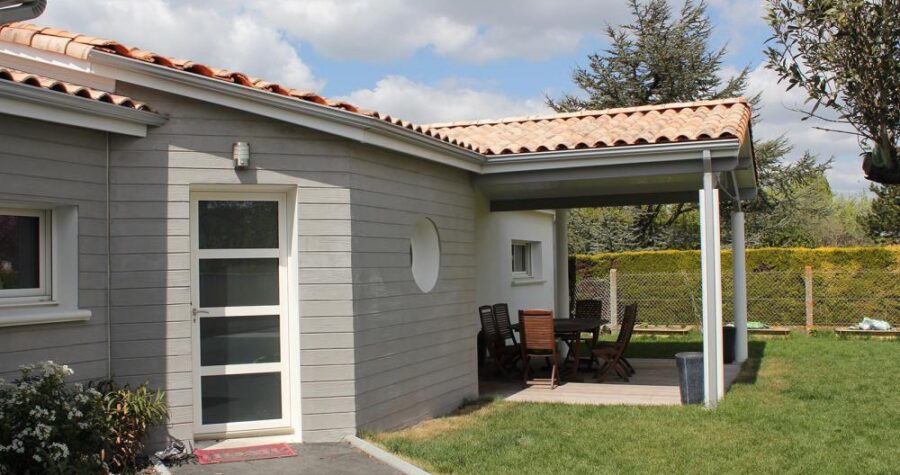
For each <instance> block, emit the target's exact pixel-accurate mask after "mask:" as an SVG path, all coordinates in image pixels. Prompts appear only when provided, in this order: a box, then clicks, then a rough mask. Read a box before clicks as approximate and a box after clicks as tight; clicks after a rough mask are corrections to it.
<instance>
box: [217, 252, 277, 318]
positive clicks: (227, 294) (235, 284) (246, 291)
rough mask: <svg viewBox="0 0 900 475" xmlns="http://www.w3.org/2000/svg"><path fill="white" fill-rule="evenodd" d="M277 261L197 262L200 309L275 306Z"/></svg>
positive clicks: (235, 260) (226, 260) (224, 260)
mask: <svg viewBox="0 0 900 475" xmlns="http://www.w3.org/2000/svg"><path fill="white" fill-rule="evenodd" d="M278 303H279V301H278V259H277V258H271V259H269V258H265V259H200V306H201V307H242V306H251V305H278Z"/></svg>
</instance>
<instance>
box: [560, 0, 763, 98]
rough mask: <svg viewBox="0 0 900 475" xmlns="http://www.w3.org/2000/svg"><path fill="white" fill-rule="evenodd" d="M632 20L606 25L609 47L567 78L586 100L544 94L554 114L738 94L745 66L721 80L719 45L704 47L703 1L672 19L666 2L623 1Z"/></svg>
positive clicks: (706, 36) (690, 3)
mask: <svg viewBox="0 0 900 475" xmlns="http://www.w3.org/2000/svg"><path fill="white" fill-rule="evenodd" d="M628 4H629V7H630V8H631V13H632V15H633V17H634V22H633V23H631V24H627V25H622V26H619V27H618V28H614V27H612V26H607V28H606V34H607V36H608V37H609V41H610V46H609V49H607V50H606V51H605V54H602V55H601V54H598V53H595V54H592V55H590V56H589V57H588V59H589V61H590V66H589V69H588V68H582V67H578V68H576V69H575V71H574V72H573V74H572V79H573V81H574V82H575V85H577V86H578V87H579V88H580V89H582V90H583V91H584V92H585V93H586V95H587V98H585V99H583V98H580V97H578V96H575V95H569V94H567V95H565V96H563V97H562V98H561V99H559V100H554V99H552V98H549V97H548V98H547V103H548V104H549V105H550V107H552V108H553V109H555V110H556V111H557V112H573V111H579V110H585V109H608V108H613V107H629V106H639V105H648V104H665V103H669V102H686V101H696V100H703V99H717V98H725V97H734V96H740V95H742V94H744V92H745V90H746V87H747V77H748V74H749V68H747V67H745V68H744V69H743V70H741V72H740V73H739V74H737V75H736V76H733V77H731V78H729V79H728V80H726V81H722V79H721V76H720V73H721V71H722V58H723V57H724V56H725V54H726V52H727V51H726V49H725V47H722V48H719V49H718V50H711V49H710V47H709V40H710V35H711V34H712V23H711V22H710V20H709V17H708V16H707V14H706V4H705V2H703V1H701V2H697V3H695V2H693V1H691V0H687V1H686V2H685V3H684V5H683V6H682V8H681V10H680V11H679V14H678V16H677V18H675V17H674V15H673V11H672V8H671V7H670V6H669V4H668V2H667V1H666V0H649V1H648V2H647V3H645V4H640V3H638V1H637V0H629V1H628Z"/></svg>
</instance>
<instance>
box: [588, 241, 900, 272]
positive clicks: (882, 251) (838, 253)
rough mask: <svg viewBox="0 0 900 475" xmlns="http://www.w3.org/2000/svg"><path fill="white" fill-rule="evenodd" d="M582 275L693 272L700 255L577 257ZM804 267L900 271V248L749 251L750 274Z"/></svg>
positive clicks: (727, 253) (727, 257) (725, 260)
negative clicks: (617, 272)
mask: <svg viewBox="0 0 900 475" xmlns="http://www.w3.org/2000/svg"><path fill="white" fill-rule="evenodd" d="M574 259H575V261H576V269H578V272H579V274H583V275H606V274H607V273H608V272H609V269H611V268H616V269H618V270H619V271H620V272H640V273H646V272H685V271H686V272H693V271H697V270H698V269H699V268H700V251H636V252H619V253H601V254H577V255H575V256H574ZM805 266H812V267H813V268H814V269H818V270H826V271H858V270H865V269H873V270H891V271H900V246H885V247H823V248H817V249H809V248H759V249H747V271H748V272H762V271H769V270H772V271H778V270H780V271H795V270H800V271H802V270H803V268H804V267H805ZM722 271H723V272H726V271H727V272H730V271H731V250H723V251H722Z"/></svg>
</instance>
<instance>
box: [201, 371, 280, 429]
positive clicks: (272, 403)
mask: <svg viewBox="0 0 900 475" xmlns="http://www.w3.org/2000/svg"><path fill="white" fill-rule="evenodd" d="M201 386H202V389H201V391H200V392H201V399H202V404H203V411H202V412H203V423H204V424H221V423H225V422H241V421H259V420H267V419H281V373H278V372H276V373H256V374H235V375H228V376H203V377H202V378H201Z"/></svg>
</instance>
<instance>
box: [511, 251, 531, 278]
mask: <svg viewBox="0 0 900 475" xmlns="http://www.w3.org/2000/svg"><path fill="white" fill-rule="evenodd" d="M512 262H513V265H512V270H513V272H528V246H527V245H525V244H513V246H512Z"/></svg>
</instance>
